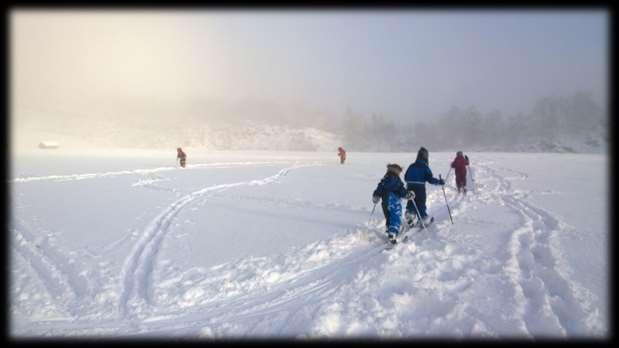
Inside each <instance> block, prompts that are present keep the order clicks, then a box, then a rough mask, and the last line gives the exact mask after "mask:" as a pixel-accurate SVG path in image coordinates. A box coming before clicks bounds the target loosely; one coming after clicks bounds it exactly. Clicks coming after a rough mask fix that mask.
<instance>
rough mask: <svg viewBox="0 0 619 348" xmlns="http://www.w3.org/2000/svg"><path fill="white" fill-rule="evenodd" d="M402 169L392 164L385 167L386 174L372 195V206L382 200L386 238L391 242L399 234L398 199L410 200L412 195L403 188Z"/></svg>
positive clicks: (399, 212)
mask: <svg viewBox="0 0 619 348" xmlns="http://www.w3.org/2000/svg"><path fill="white" fill-rule="evenodd" d="M400 173H402V167H400V166H399V165H397V164H395V163H393V164H388V165H387V173H386V174H385V176H384V177H383V178H382V179H381V180H380V182H379V183H378V186H377V187H376V190H374V193H373V194H372V201H373V202H374V204H376V203H378V200H379V199H382V204H381V206H382V208H383V214H384V215H385V219H386V220H387V223H386V227H387V231H386V233H387V236H388V237H389V240H390V241H391V242H394V241H395V237H396V236H397V235H398V233H399V232H400V225H401V216H402V204H401V203H400V199H402V198H406V199H412V198H414V194H413V193H412V192H409V191H407V190H406V188H405V187H404V183H403V182H402V180H401V179H400Z"/></svg>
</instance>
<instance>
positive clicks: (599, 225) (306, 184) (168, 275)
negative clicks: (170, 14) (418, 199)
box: [9, 151, 609, 338]
mask: <svg viewBox="0 0 619 348" xmlns="http://www.w3.org/2000/svg"><path fill="white" fill-rule="evenodd" d="M468 155H469V157H470V159H471V167H472V169H473V170H474V174H475V179H476V180H475V181H476V192H475V193H474V194H469V195H468V196H466V197H463V196H458V195H457V194H456V191H455V189H454V188H453V175H451V176H450V180H449V181H450V182H449V183H448V186H447V187H446V192H447V198H448V200H449V204H450V206H451V211H452V214H453V219H454V222H455V224H453V225H452V224H451V223H450V221H449V216H448V213H447V209H446V207H445V201H444V197H443V192H442V191H441V189H440V187H437V186H430V185H428V186H427V187H428V193H429V196H428V207H429V212H430V214H432V215H434V216H435V219H436V222H435V224H434V225H433V226H431V227H430V228H429V229H428V230H425V231H420V232H417V233H416V234H415V235H413V237H412V239H411V240H409V241H408V242H407V243H404V244H400V245H398V246H396V247H395V248H394V249H391V250H385V242H384V241H383V239H382V238H381V234H382V233H383V231H384V219H383V217H382V212H381V211H380V207H377V209H376V211H375V212H374V215H373V216H372V219H370V212H371V208H372V203H371V193H372V191H373V190H374V188H375V187H376V184H377V183H378V181H379V179H380V178H381V177H382V176H383V174H384V172H385V165H386V164H387V163H388V162H397V163H399V164H400V165H402V166H404V167H406V166H408V165H409V164H410V163H411V161H412V160H413V159H414V156H415V154H394V153H354V152H352V153H349V154H348V160H347V163H346V164H345V165H339V163H338V159H337V157H336V154H335V152H333V153H309V152H308V153H303V152H212V153H204V154H197V153H192V152H191V151H188V156H189V158H188V167H187V168H185V169H181V168H177V167H176V166H175V164H174V157H175V152H174V151H172V152H171V153H165V154H164V153H146V152H128V153H122V152H117V153H110V154H107V155H103V154H76V153H74V154H62V153H61V152H52V151H48V152H46V151H41V152H40V153H39V154H37V155H30V156H20V157H18V158H13V159H12V162H11V163H12V178H11V180H10V188H11V202H12V204H11V218H12V223H11V226H10V238H11V245H10V251H11V264H10V283H9V285H10V306H11V307H10V313H11V314H10V318H11V322H10V332H11V334H12V336H14V337H25V336H27V337H30V336H57V335H60V336H93V335H96V336H105V337H117V336H123V337H126V336H132V337H135V336H137V337H143V336H156V337H161V336H166V337H168V336H183V337H186V336H188V337H238V336H243V337H359V336H371V337H522V338H526V337H531V336H533V337H564V336H567V337H582V336H586V337H599V336H604V335H606V334H607V333H608V322H609V318H608V313H607V305H608V302H609V301H608V293H607V288H608V286H607V284H608V274H609V272H608V267H609V264H608V261H607V258H608V253H607V240H608V222H607V219H608V211H607V208H608V194H607V190H608V183H607V165H608V162H607V157H606V156H605V155H576V154H507V153H468ZM453 156H454V154H453V153H432V152H431V153H430V167H431V168H432V170H433V172H434V174H435V175H436V176H438V174H439V173H440V174H443V176H445V174H446V173H447V170H448V167H449V162H450V161H451V160H452V159H453Z"/></svg>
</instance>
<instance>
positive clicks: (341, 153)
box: [337, 146, 346, 164]
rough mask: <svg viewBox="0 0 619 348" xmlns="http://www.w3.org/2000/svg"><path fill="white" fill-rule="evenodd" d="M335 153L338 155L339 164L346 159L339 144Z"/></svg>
mask: <svg viewBox="0 0 619 348" xmlns="http://www.w3.org/2000/svg"><path fill="white" fill-rule="evenodd" d="M337 155H338V156H339V157H340V164H344V161H346V150H344V148H343V147H341V146H340V147H338V148H337Z"/></svg>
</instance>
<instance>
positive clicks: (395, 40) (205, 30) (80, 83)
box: [10, 9, 609, 119]
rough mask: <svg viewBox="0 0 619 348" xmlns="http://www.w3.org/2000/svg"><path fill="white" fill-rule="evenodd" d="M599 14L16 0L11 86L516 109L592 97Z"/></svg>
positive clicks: (44, 99)
mask: <svg viewBox="0 0 619 348" xmlns="http://www.w3.org/2000/svg"><path fill="white" fill-rule="evenodd" d="M608 21H609V17H608V14H607V12H605V11H601V10H600V11H597V10H596V11H593V10H572V11H565V10H563V11H474V10H466V11H456V10H445V11H419V10H417V11H387V12H381V11H376V10H368V11H358V10H357V11H352V10H348V11H347V10H341V11H279V12H272V11H264V10H262V11H195V10H192V11H169V10H161V11H147V10H135V11H129V10H117V11H110V10H108V11H103V10H92V11H81V12H77V11H59V10H55V11H43V10H41V11H34V10H19V9H17V10H13V11H12V12H11V22H10V23H11V27H10V30H11V32H10V33H11V42H10V44H11V46H10V48H11V62H10V63H11V77H12V80H11V82H12V84H11V91H12V96H13V97H14V98H15V99H14V101H15V102H17V104H19V105H25V106H27V107H33V108H45V107H47V106H50V105H54V104H55V103H57V104H63V105H71V103H72V102H74V101H75V102H76V103H77V102H78V101H80V100H81V101H84V100H97V101H98V102H102V101H103V100H105V99H107V98H110V99H113V98H114V96H130V97H131V96H136V97H140V98H153V99H158V100H167V99H174V100H181V101H182V100H184V99H193V98H198V99H199V98H206V99H209V100H222V101H226V102H231V103H236V102H239V103H241V102H243V100H247V99H256V100H266V101H272V102H276V103H284V104H286V103H288V104H290V103H292V104H295V103H296V104H304V105H309V106H311V107H314V108H318V109H322V110H325V111H328V112H333V113H334V114H337V115H340V114H342V113H343V112H344V111H345V110H346V109H347V108H348V107H350V108H351V109H353V110H355V111H359V112H364V113H371V112H381V113H384V114H387V115H390V116H393V117H395V118H399V119H411V118H416V119H422V118H425V117H431V116H434V115H435V114H437V113H441V112H444V111H446V110H447V109H449V107H450V106H452V105H476V106H478V107H480V108H481V109H482V110H490V109H499V110H501V111H503V112H505V113H515V112H518V111H522V112H526V111H528V110H529V109H530V107H531V105H532V103H533V102H534V101H535V100H536V99H537V98H539V97H544V96H551V95H567V94H571V93H574V92H576V91H583V90H584V91H588V92H590V93H592V94H593V96H594V97H595V98H596V99H597V100H598V101H600V102H602V103H604V102H605V101H606V98H607V96H606V92H607V73H608V68H607V64H608V61H607V60H608V52H607V49H608V33H607V26H608ZM76 105H78V104H76ZM79 107H84V106H83V105H81V106H79ZM119 112H121V113H122V106H119Z"/></svg>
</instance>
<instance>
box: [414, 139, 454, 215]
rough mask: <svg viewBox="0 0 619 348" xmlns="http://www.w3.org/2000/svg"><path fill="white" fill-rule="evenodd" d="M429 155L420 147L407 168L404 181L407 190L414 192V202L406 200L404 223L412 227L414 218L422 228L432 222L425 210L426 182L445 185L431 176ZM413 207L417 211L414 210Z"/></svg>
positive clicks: (442, 181) (441, 180)
mask: <svg viewBox="0 0 619 348" xmlns="http://www.w3.org/2000/svg"><path fill="white" fill-rule="evenodd" d="M429 157H430V156H429V153H428V150H427V149H426V148H425V147H421V148H420V149H419V151H418V152H417V159H416V160H415V162H414V163H412V164H411V165H410V166H408V169H407V170H406V174H404V180H405V181H406V184H407V189H408V190H409V191H412V192H414V194H415V195H414V202H413V201H412V200H410V199H409V200H408V202H407V203H406V213H405V214H404V216H405V218H406V223H407V224H408V225H409V226H410V227H412V226H413V224H414V217H415V216H417V217H419V218H420V219H421V223H422V226H425V225H428V224H429V223H431V222H432V221H433V217H430V216H428V213H427V210H426V182H429V183H430V184H433V185H445V181H444V180H443V179H437V178H435V177H434V176H433V175H432V171H431V170H430V167H429ZM415 207H416V208H417V209H415Z"/></svg>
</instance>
